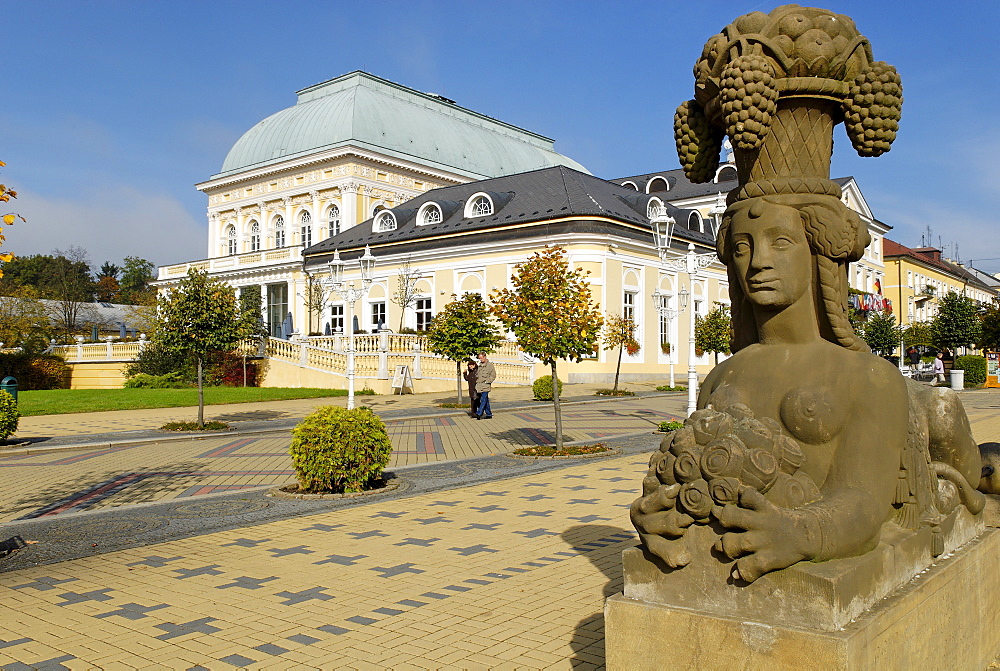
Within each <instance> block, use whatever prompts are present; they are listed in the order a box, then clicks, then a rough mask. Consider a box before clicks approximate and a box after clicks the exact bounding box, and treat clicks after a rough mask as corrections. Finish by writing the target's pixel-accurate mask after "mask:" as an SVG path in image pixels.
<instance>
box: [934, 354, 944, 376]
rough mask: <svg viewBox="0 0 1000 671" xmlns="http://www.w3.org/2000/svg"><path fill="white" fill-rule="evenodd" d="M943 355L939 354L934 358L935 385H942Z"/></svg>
mask: <svg viewBox="0 0 1000 671" xmlns="http://www.w3.org/2000/svg"><path fill="white" fill-rule="evenodd" d="M943 356H944V355H943V354H942V353H941V352H938V353H937V356H936V357H934V380H935V381H936V382H937V384H944V382H945V381H944V359H943V358H942V357H943Z"/></svg>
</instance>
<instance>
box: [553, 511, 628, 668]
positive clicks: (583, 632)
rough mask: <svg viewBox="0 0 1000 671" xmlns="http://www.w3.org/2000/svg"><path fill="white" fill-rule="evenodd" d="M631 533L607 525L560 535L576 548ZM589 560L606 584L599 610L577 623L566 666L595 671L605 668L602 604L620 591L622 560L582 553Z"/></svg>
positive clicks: (586, 526) (573, 529)
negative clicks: (570, 653)
mask: <svg viewBox="0 0 1000 671" xmlns="http://www.w3.org/2000/svg"><path fill="white" fill-rule="evenodd" d="M622 533H626V534H627V533H630V531H628V530H625V529H622V528H621V527H615V526H610V525H608V524H581V525H579V526H575V527H570V528H569V529H567V530H566V531H564V532H563V533H562V539H563V540H564V541H565V542H566V544H567V545H569V546H570V547H577V546H579V545H580V544H581V543H587V542H589V541H594V540H597V539H599V538H607V537H608V536H613V535H616V534H622ZM581 554H583V555H584V556H585V557H587V559H589V560H590V563H592V564H593V565H594V566H595V567H597V568H598V569H600V570H601V573H603V574H604V577H606V578H607V579H608V582H607V583H605V584H604V588H603V599H602V600H601V603H602V609H601V611H600V612H598V613H594V614H593V615H590V616H589V617H585V618H584V619H582V620H580V621H579V622H578V623H577V625H576V629H575V630H574V632H573V638H572V639H571V640H570V646H571V647H572V648H573V656H572V657H571V658H570V659H569V663H570V665H571V666H573V667H574V668H596V667H598V666H601V667H603V666H604V610H603V603H604V600H605V599H607V598H608V597H609V596H611V595H612V594H616V593H618V592H620V591H621V590H622V561H621V554H620V553H617V552H612V553H610V554H600V555H598V554H597V553H593V552H590V553H581Z"/></svg>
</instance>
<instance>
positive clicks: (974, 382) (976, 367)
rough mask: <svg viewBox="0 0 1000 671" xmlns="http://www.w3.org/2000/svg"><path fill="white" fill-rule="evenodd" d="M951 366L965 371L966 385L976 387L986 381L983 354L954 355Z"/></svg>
mask: <svg viewBox="0 0 1000 671" xmlns="http://www.w3.org/2000/svg"><path fill="white" fill-rule="evenodd" d="M952 368H957V369H960V370H964V371H965V386H966V387H978V386H979V385H981V384H984V383H985V382H986V357H984V356H974V355H972V354H969V355H967V356H960V357H956V358H955V364H954V365H953V366H952Z"/></svg>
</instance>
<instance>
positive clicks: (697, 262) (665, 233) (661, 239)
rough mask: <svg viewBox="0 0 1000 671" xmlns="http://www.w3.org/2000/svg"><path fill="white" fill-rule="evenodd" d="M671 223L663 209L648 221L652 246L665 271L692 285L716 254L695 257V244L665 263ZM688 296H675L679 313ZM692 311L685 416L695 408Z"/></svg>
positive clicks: (685, 293) (668, 251) (695, 372)
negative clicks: (679, 306)
mask: <svg viewBox="0 0 1000 671" xmlns="http://www.w3.org/2000/svg"><path fill="white" fill-rule="evenodd" d="M674 224H675V222H674V219H673V217H671V216H670V215H669V214H667V213H666V208H662V209H661V211H660V212H658V213H656V214H655V216H653V217H651V218H650V226H652V228H653V242H654V244H655V245H656V250H657V251H658V252H659V254H660V265H661V266H662V267H664V268H666V269H667V270H672V271H674V272H678V273H687V276H688V280H689V281H693V280H694V279H696V277H697V273H698V271H700V270H701V269H702V268H705V267H706V266H709V265H710V264H711V263H712V262H714V261H715V260H716V259H717V258H718V257H717V256H716V254H715V253H709V254H695V253H694V243H693V242H689V243H688V250H687V254H685V255H684V256H682V257H680V258H673V259H670V260H667V256H668V255H669V253H670V242H671V239H672V238H673V232H674ZM690 297H691V294H690V292H689V291H688V290H687V289H682V290H681V291H680V293H678V298H680V301H681V310H682V311H683V310H686V309H687V304H688V300H689V299H690ZM694 319H695V314H694V308H693V306H692V309H691V332H690V337H689V338H688V407H687V412H688V415H689V416H690V415H691V413H693V412H694V411H695V409H696V407H697V405H698V369H697V367H696V363H697V362H696V361H695V355H694Z"/></svg>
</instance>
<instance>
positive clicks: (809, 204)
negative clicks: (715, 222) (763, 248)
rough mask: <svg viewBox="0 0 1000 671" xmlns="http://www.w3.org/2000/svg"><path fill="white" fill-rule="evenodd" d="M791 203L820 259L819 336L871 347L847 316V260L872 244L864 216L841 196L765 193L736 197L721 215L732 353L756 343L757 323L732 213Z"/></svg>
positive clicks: (853, 346) (858, 349)
mask: <svg viewBox="0 0 1000 671" xmlns="http://www.w3.org/2000/svg"><path fill="white" fill-rule="evenodd" d="M767 204H771V205H780V206H784V207H791V208H793V209H795V210H796V211H797V212H798V213H799V218H800V220H801V221H802V227H803V229H804V230H805V234H806V239H807V240H808V241H809V248H810V250H811V251H812V253H813V257H814V258H815V260H816V275H815V278H816V282H815V284H816V317H817V320H818V321H819V330H820V334H822V336H823V337H824V338H825V339H826V340H829V341H830V342H833V343H836V344H838V345H840V346H841V347H845V348H847V349H849V350H853V351H856V352H869V351H871V350H870V349H869V347H868V345H867V344H866V343H865V342H864V341H863V340H861V338H859V337H858V335H857V334H856V333H855V332H854V328H853V327H852V326H851V322H850V320H849V319H848V317H847V286H848V284H847V264H849V263H851V262H853V261H857V260H858V259H860V258H861V257H862V256H863V255H864V253H865V247H867V246H868V244H869V243H870V242H871V236H870V235H869V234H868V228H867V227H866V226H865V225H864V224H863V223H862V221H861V217H859V216H858V214H857V213H856V212H854V211H853V210H851V209H849V208H848V207H847V206H846V205H844V204H843V203H842V202H841V201H840V200H839V199H838V198H834V197H833V196H823V195H812V194H789V195H775V196H762V197H759V198H748V199H746V200H740V201H737V202H735V203H733V204H731V205H730V206H729V209H728V210H727V211H726V214H725V215H724V216H723V218H722V225H721V226H720V227H719V234H718V236H717V238H716V249H717V251H718V253H719V258H720V259H721V260H722V262H723V263H725V264H726V267H727V268H728V269H729V292H730V299H731V300H732V317H733V342H732V351H733V352H734V353H735V352H738V351H739V350H741V349H743V348H744V347H746V346H747V345H751V344H753V343H755V342H757V341H758V337H759V335H758V332H757V324H756V322H755V321H754V318H753V311H752V309H751V307H750V304H749V301H748V300H747V298H746V296H745V295H744V294H743V289H742V286H741V285H740V282H739V278H738V277H737V275H736V270H735V266H734V264H733V263H732V244H731V241H730V240H729V230H730V224H731V223H732V219H733V216H734V215H735V214H736V213H737V212H740V211H743V210H749V211H748V214H749V216H750V217H752V218H757V217H760V216H763V215H764V214H765V212H766V205H767Z"/></svg>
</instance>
